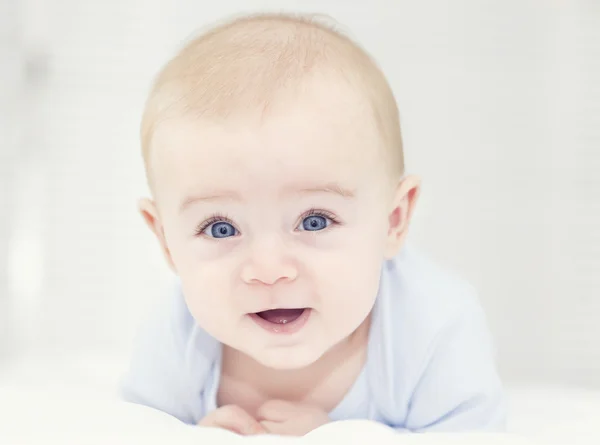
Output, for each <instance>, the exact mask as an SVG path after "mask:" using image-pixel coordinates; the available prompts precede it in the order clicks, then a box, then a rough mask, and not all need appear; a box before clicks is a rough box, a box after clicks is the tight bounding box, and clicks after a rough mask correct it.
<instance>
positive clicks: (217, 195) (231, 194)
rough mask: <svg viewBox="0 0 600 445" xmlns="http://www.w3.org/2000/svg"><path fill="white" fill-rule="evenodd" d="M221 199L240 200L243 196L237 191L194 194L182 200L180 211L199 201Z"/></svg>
mask: <svg viewBox="0 0 600 445" xmlns="http://www.w3.org/2000/svg"><path fill="white" fill-rule="evenodd" d="M219 200H230V201H240V200H241V198H240V196H239V195H238V194H237V193H234V192H223V193H211V194H207V195H192V196H188V197H187V198H185V199H184V200H183V201H182V202H181V205H180V206H179V211H180V212H183V211H184V210H185V209H187V208H188V207H189V206H191V205H192V204H195V203H197V202H214V201H219Z"/></svg>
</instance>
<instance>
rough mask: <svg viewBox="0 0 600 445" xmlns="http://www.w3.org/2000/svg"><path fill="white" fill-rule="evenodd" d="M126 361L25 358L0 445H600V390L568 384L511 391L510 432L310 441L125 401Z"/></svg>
mask: <svg viewBox="0 0 600 445" xmlns="http://www.w3.org/2000/svg"><path fill="white" fill-rule="evenodd" d="M122 363H123V361H121V360H115V359H107V358H105V357H97V358H82V359H78V360H73V359H71V360H69V361H68V362H64V361H63V362H60V361H59V362H57V361H51V360H34V361H31V360H30V361H25V362H22V363H20V364H18V365H17V364H15V365H13V366H12V367H11V368H9V369H4V370H3V372H0V444H2V445H4V444H15V445H17V444H42V443H43V444H48V443H57V444H58V443H60V444H67V443H73V444H75V443H76V444H107V443H110V444H120V443H123V444H125V443H127V444H137V443H140V444H142V443H143V444H145V445H146V444H153V443H165V444H188V443H189V444H200V443H219V444H220V443H241V444H242V445H254V444H258V445H268V444H272V443H278V444H283V445H285V444H286V443H292V444H293V443H298V442H299V443H307V444H315V443H316V444H318V443H344V444H352V443H362V444H364V443H369V442H372V443H377V444H382V443H383V444H386V443H403V444H408V445H411V444H415V445H429V444H439V445H446V444H448V445H450V444H465V445H468V444H471V443H473V444H476V443H477V444H510V445H513V444H514V445H517V444H525V443H539V444H542V445H543V444H569V445H570V444H579V443H581V444H596V445H597V444H600V435H598V433H597V432H596V431H597V429H598V428H597V424H598V422H599V421H600V392H598V391H596V392H595V391H590V390H587V391H586V390H582V389H576V388H564V387H549V386H537V387H531V386H529V387H512V388H509V398H510V399H509V400H510V402H509V403H510V405H509V412H510V415H509V425H508V427H509V434H507V435H493V436H487V435H486V436H485V438H482V437H480V436H479V435H440V434H437V435H407V436H403V437H402V439H401V441H400V442H399V441H398V435H396V434H395V433H393V432H392V431H391V430H389V429H388V428H386V427H383V426H381V425H377V424H374V423H371V422H365V421H358V422H357V421H351V422H339V423H335V424H331V425H327V426H325V427H322V428H320V429H318V430H316V431H314V432H313V433H311V434H309V435H308V436H305V437H304V438H301V439H297V438H275V437H269V436H260V437H251V438H243V437H239V436H235V435H234V434H232V433H228V432H226V431H221V430H216V429H203V428H202V429H201V428H197V427H186V426H184V425H182V424H180V423H179V422H178V421H177V420H175V419H172V418H170V417H168V416H166V415H165V414H163V413H160V412H157V411H154V410H151V409H149V408H145V407H141V406H134V405H130V404H126V403H122V402H120V401H119V400H118V397H117V394H116V391H115V387H116V383H117V382H118V376H119V375H120V374H121V371H122V369H123V367H122Z"/></svg>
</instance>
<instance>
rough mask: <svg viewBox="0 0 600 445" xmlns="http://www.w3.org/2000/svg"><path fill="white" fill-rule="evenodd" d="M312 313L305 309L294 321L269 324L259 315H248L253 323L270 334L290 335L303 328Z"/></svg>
mask: <svg viewBox="0 0 600 445" xmlns="http://www.w3.org/2000/svg"><path fill="white" fill-rule="evenodd" d="M311 313H312V309H309V308H306V309H304V312H302V314H301V315H300V316H299V317H298V318H296V319H295V320H294V321H291V322H289V323H271V322H270V321H267V320H265V319H264V318H262V317H261V316H260V315H257V314H248V315H249V316H250V318H251V319H252V320H254V322H255V323H256V324H257V325H259V326H260V327H261V328H263V329H264V330H266V331H268V332H271V333H273V334H281V335H290V334H294V333H296V332H298V331H299V330H300V329H302V328H303V327H304V325H305V324H306V322H307V321H308V319H309V317H310V314H311Z"/></svg>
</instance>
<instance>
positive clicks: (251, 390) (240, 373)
mask: <svg viewBox="0 0 600 445" xmlns="http://www.w3.org/2000/svg"><path fill="white" fill-rule="evenodd" d="M369 325H370V320H369V319H367V320H366V321H365V322H364V323H363V324H362V325H361V326H360V327H359V328H358V329H357V330H356V331H355V332H354V333H353V334H352V335H351V336H350V337H348V338H346V339H345V340H344V341H342V342H340V343H339V344H337V345H336V346H334V347H333V348H331V349H330V350H329V351H328V352H327V353H325V354H324V355H323V356H322V357H321V358H319V360H317V361H316V362H315V363H313V364H312V365H310V366H307V367H305V368H301V369H294V370H277V369H273V368H268V367H266V366H264V365H262V364H260V363H259V362H257V361H256V360H254V359H253V358H251V357H249V356H248V355H246V354H244V353H242V352H240V351H237V350H235V349H232V348H229V347H227V346H224V347H223V362H222V371H221V384H220V386H219V393H218V400H217V403H218V405H219V406H223V405H227V404H236V405H239V406H241V407H242V408H244V409H246V410H247V411H249V412H253V411H255V410H256V409H257V408H258V407H259V406H260V405H261V404H262V403H264V402H265V401H267V400H274V399H277V400H287V401H291V402H306V403H313V404H316V405H318V406H320V407H321V408H323V409H324V410H325V411H327V412H329V411H331V410H332V409H333V408H335V406H336V405H337V404H338V403H339V402H340V401H341V400H342V399H343V397H344V396H345V395H346V393H347V392H348V390H349V389H350V388H351V387H352V385H353V384H354V382H355V381H356V379H357V377H358V375H359V374H360V372H361V370H362V368H363V366H364V363H365V361H366V352H367V343H368V336H369Z"/></svg>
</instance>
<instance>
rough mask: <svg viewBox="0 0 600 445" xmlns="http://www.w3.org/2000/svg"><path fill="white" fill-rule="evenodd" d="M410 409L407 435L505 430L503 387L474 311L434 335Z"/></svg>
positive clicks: (485, 331) (478, 313)
mask: <svg viewBox="0 0 600 445" xmlns="http://www.w3.org/2000/svg"><path fill="white" fill-rule="evenodd" d="M409 405H410V408H409V412H408V416H407V419H406V425H405V426H406V428H407V429H409V430H410V431H502V430H504V428H505V417H506V410H505V408H506V407H505V399H504V394H503V389H502V384H501V382H500V379H499V377H498V374H497V371H496V368H495V363H494V357H493V351H492V342H491V339H490V335H489V332H488V328H487V325H486V321H485V316H484V314H483V311H482V309H481V308H480V307H479V306H478V305H476V304H474V303H473V304H469V307H468V308H467V309H466V310H465V311H464V313H463V314H461V316H459V317H458V318H457V319H455V321H454V322H452V323H449V324H448V326H447V327H446V328H445V329H442V330H441V331H440V332H439V333H438V335H437V336H436V338H435V340H434V342H433V343H432V345H431V348H430V353H429V354H428V359H427V360H426V363H425V364H424V366H423V368H422V373H421V377H420V379H419V381H418V383H417V385H416V387H415V389H414V392H413V395H412V397H411V400H410V403H409Z"/></svg>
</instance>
